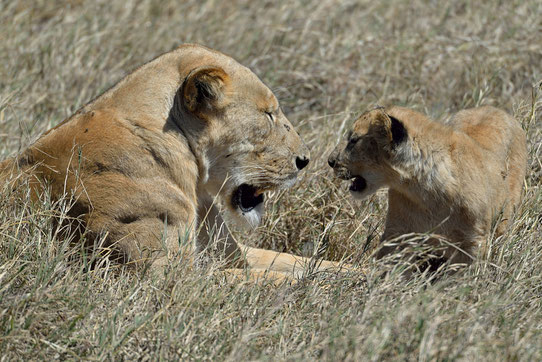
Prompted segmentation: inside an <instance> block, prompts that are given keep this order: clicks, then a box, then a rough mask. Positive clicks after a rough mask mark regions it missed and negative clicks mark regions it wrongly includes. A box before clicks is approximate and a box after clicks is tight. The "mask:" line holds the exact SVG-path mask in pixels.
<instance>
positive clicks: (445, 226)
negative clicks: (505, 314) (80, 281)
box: [328, 107, 527, 263]
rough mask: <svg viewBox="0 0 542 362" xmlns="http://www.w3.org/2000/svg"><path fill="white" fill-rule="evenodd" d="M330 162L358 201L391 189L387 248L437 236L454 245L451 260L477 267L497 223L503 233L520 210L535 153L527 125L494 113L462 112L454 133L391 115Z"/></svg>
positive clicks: (410, 114)
mask: <svg viewBox="0 0 542 362" xmlns="http://www.w3.org/2000/svg"><path fill="white" fill-rule="evenodd" d="M328 162H329V165H330V166H331V167H332V168H333V169H334V170H335V173H336V175H337V177H339V178H342V179H345V180H351V186H350V191H351V193H352V195H353V196H354V197H355V198H366V197H368V196H370V195H371V194H373V193H374V192H376V191H377V190H378V189H380V188H382V187H387V188H388V189H389V190H388V196H389V198H388V215H387V217H386V226H385V230H384V234H383V235H382V240H383V241H387V240H391V239H397V238H400V237H401V236H402V235H406V234H411V233H426V232H433V233H436V234H439V235H440V236H443V237H444V238H446V239H447V240H449V241H451V242H452V244H453V245H452V246H450V247H448V248H447V249H446V252H445V253H444V255H443V256H444V258H445V259H451V261H452V262H460V263H470V262H471V261H472V257H473V256H475V255H476V253H475V251H476V250H477V249H478V248H482V249H483V248H485V246H486V242H487V238H488V236H489V234H490V232H491V226H492V222H493V221H495V220H497V219H498V218H499V217H500V221H501V224H500V225H499V228H498V231H500V232H502V230H503V227H504V224H505V222H506V220H508V219H509V218H510V217H511V214H512V212H513V210H514V208H515V207H517V205H518V204H519V201H520V197H521V191H522V185H523V179H524V177H525V171H526V163H527V150H526V140H525V133H524V132H523V130H522V129H521V126H520V124H519V123H518V122H517V121H516V120H514V119H513V118H512V117H511V116H509V115H508V114H507V113H505V112H503V111H501V110H499V109H496V108H493V107H480V108H474V109H468V110H464V111H461V112H459V113H457V114H456V115H455V117H454V118H453V119H452V121H451V122H450V123H449V124H447V125H446V124H442V123H438V122H434V121H431V120H430V119H428V118H427V117H426V116H424V115H422V114H420V113H418V112H415V111H413V110H410V109H406V108H402V107H391V108H387V109H382V108H379V109H375V110H372V111H369V112H367V113H365V114H363V115H362V116H361V117H359V118H358V119H357V120H356V122H355V123H354V125H353V127H352V129H351V130H350V132H349V133H348V135H347V137H346V139H345V140H344V141H343V142H341V143H340V144H339V145H337V147H336V148H335V150H334V151H333V152H332V153H331V155H330V156H329V159H328ZM428 242H429V243H434V242H435V240H431V239H430V240H428ZM393 249H394V247H391V246H388V247H383V248H381V249H380V251H379V253H378V256H379V257H381V256H383V255H385V254H388V253H390V252H391V251H392V250H393Z"/></svg>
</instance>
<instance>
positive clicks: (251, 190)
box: [231, 184, 264, 212]
mask: <svg viewBox="0 0 542 362" xmlns="http://www.w3.org/2000/svg"><path fill="white" fill-rule="evenodd" d="M263 200H264V196H263V191H262V190H259V189H257V188H256V187H254V186H252V185H248V184H242V185H241V186H239V187H238V188H237V189H235V191H234V192H233V195H232V200H231V203H232V205H233V206H234V207H238V208H239V209H241V211H242V212H249V211H252V210H253V209H254V208H255V207H256V206H258V205H259V204H261V203H262V202H263Z"/></svg>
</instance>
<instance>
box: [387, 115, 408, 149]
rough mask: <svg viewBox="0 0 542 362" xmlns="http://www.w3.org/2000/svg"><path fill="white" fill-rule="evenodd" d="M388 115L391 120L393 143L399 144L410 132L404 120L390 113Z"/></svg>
mask: <svg viewBox="0 0 542 362" xmlns="http://www.w3.org/2000/svg"><path fill="white" fill-rule="evenodd" d="M388 117H389V118H390V121H391V125H390V132H391V140H392V142H393V144H394V145H398V144H400V143H401V142H403V141H406V139H407V137H408V134H407V130H406V128H405V125H404V124H403V122H401V121H400V120H398V119H397V118H395V117H393V116H390V115H388Z"/></svg>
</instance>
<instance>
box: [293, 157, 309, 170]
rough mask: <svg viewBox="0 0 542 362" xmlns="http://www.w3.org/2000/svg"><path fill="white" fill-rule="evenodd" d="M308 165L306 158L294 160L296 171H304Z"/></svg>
mask: <svg viewBox="0 0 542 362" xmlns="http://www.w3.org/2000/svg"><path fill="white" fill-rule="evenodd" d="M308 164H309V159H308V157H296V159H295V165H296V166H297V169H298V170H302V169H304V168H305V167H306V166H307V165H308Z"/></svg>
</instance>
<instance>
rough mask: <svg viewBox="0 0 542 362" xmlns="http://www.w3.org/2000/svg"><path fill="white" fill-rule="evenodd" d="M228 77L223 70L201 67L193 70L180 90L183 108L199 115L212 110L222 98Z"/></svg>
mask: <svg viewBox="0 0 542 362" xmlns="http://www.w3.org/2000/svg"><path fill="white" fill-rule="evenodd" d="M227 79H228V75H227V74H226V72H224V70H223V69H221V68H218V67H212V66H203V67H199V68H196V69H194V70H193V71H191V72H190V73H189V74H188V76H187V77H186V79H185V81H184V83H183V85H182V88H181V96H182V104H183V107H184V108H185V109H186V110H187V111H189V112H192V113H196V114H201V113H205V112H206V111H211V110H213V109H214V108H215V107H216V106H217V105H218V104H219V102H220V100H221V99H222V97H223V96H224V86H225V84H226V82H227Z"/></svg>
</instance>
